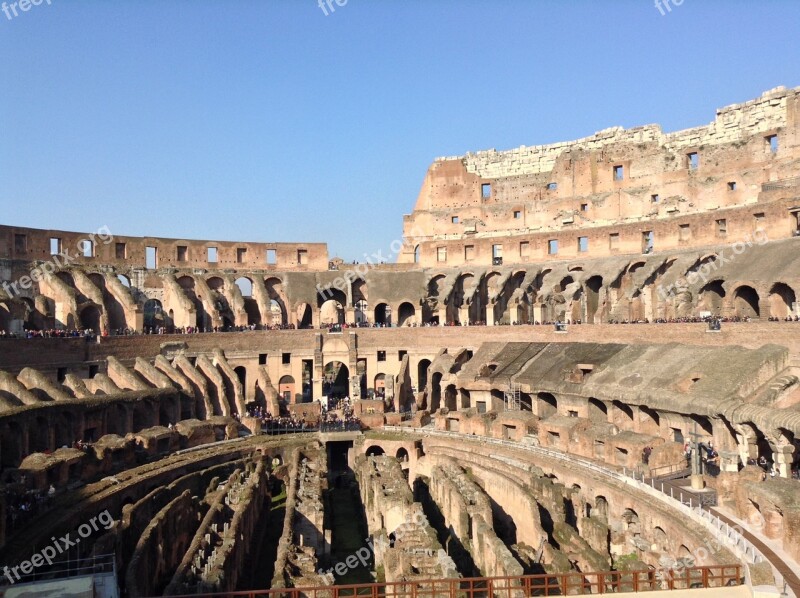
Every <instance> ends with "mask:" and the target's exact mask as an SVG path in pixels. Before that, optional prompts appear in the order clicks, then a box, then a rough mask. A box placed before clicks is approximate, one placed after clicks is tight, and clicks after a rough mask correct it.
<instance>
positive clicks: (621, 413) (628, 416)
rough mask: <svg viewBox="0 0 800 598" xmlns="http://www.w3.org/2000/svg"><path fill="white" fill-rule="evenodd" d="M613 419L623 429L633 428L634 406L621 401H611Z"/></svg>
mask: <svg viewBox="0 0 800 598" xmlns="http://www.w3.org/2000/svg"><path fill="white" fill-rule="evenodd" d="M611 407H612V411H611V420H612V423H613V424H614V425H615V426H617V427H619V428H620V429H622V430H632V429H633V408H632V407H631V406H630V405H626V404H625V403H622V402H620V401H613V402H612V403H611Z"/></svg>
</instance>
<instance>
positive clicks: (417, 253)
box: [414, 245, 420, 264]
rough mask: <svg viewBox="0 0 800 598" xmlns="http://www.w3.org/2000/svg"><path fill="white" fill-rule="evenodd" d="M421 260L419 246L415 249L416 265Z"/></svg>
mask: <svg viewBox="0 0 800 598" xmlns="http://www.w3.org/2000/svg"><path fill="white" fill-rule="evenodd" d="M419 258H420V249H419V245H417V246H416V247H414V263H415V264H419Z"/></svg>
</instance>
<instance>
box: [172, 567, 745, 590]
mask: <svg viewBox="0 0 800 598" xmlns="http://www.w3.org/2000/svg"><path fill="white" fill-rule="evenodd" d="M743 583H744V578H743V577H742V566H741V565H711V566H706V567H686V568H681V569H668V570H665V571H664V572H663V573H662V574H661V575H658V574H657V573H656V572H655V571H650V570H647V571H601V572H591V573H581V572H575V571H573V572H570V573H544V574H539V575H521V576H508V577H472V578H458V579H421V580H414V581H395V582H385V583H368V584H353V585H341V586H317V587H300V588H281V589H274V590H255V591H253V590H250V591H241V592H217V593H199V594H184V595H178V596H176V597H175V598H189V597H190V596H192V597H198V596H200V597H207V598H212V597H221V596H235V597H242V598H244V597H246V598H261V597H278V596H279V597H281V598H342V597H344V596H370V597H371V598H418V597H423V596H431V597H438V596H452V597H455V596H464V597H465V598H478V597H484V596H489V595H491V596H496V597H504V598H518V597H520V596H575V595H590V594H591V595H594V594H610V593H619V592H643V591H652V590H688V589H700V588H719V587H725V586H739V585H743Z"/></svg>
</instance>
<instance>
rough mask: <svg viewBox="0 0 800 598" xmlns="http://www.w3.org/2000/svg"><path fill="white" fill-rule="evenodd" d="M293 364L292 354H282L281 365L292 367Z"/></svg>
mask: <svg viewBox="0 0 800 598" xmlns="http://www.w3.org/2000/svg"><path fill="white" fill-rule="evenodd" d="M291 363H292V354H291V353H281V365H290V364H291Z"/></svg>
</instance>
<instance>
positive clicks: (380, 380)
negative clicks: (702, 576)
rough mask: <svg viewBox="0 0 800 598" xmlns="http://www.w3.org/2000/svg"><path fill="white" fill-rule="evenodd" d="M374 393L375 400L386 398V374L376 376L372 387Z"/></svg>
mask: <svg viewBox="0 0 800 598" xmlns="http://www.w3.org/2000/svg"><path fill="white" fill-rule="evenodd" d="M372 388H373V390H374V391H375V398H376V399H382V398H384V397H385V396H386V374H378V375H377V376H375V380H374V382H373V385H372Z"/></svg>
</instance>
